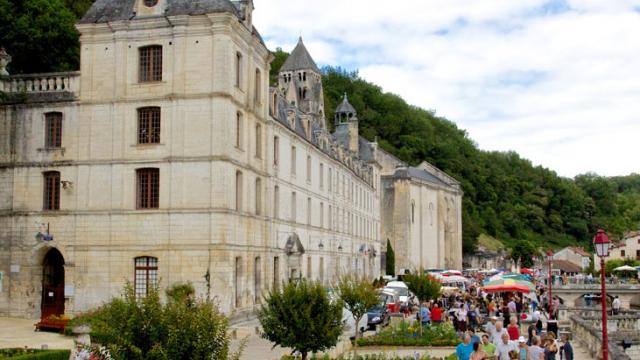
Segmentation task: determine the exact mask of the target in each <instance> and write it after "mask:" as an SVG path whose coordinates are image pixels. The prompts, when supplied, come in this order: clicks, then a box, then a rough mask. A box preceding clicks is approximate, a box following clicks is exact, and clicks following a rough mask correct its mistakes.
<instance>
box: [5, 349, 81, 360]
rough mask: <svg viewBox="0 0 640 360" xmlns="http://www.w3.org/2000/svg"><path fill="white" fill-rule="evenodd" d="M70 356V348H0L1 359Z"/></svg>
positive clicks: (54, 359)
mask: <svg viewBox="0 0 640 360" xmlns="http://www.w3.org/2000/svg"><path fill="white" fill-rule="evenodd" d="M70 356H71V351H70V350H38V349H26V350H25V349H21V348H15V349H0V359H2V360H4V359H7V360H69V357H70Z"/></svg>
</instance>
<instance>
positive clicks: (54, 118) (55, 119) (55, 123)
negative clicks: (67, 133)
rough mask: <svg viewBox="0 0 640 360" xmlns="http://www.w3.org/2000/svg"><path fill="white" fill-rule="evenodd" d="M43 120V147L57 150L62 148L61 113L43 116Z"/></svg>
mask: <svg viewBox="0 0 640 360" xmlns="http://www.w3.org/2000/svg"><path fill="white" fill-rule="evenodd" d="M44 119H45V140H44V146H45V147H46V148H47V149H58V148H61V147H62V113H59V112H52V113H47V114H45V116H44Z"/></svg>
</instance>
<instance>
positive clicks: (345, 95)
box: [344, 91, 349, 101]
mask: <svg viewBox="0 0 640 360" xmlns="http://www.w3.org/2000/svg"><path fill="white" fill-rule="evenodd" d="M344 101H349V100H348V99H347V92H346V91H345V92H344Z"/></svg>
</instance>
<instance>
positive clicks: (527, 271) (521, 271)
mask: <svg viewBox="0 0 640 360" xmlns="http://www.w3.org/2000/svg"><path fill="white" fill-rule="evenodd" d="M520 274H527V275H531V276H533V270H531V269H527V268H522V269H520Z"/></svg>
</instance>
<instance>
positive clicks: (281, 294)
mask: <svg viewBox="0 0 640 360" xmlns="http://www.w3.org/2000/svg"><path fill="white" fill-rule="evenodd" d="M342 307H343V304H342V301H341V300H338V301H336V302H334V303H332V302H331V301H330V299H329V296H328V295H327V293H326V292H325V290H324V288H323V286H322V285H321V284H319V283H315V282H308V281H306V280H302V281H300V282H290V283H288V284H286V285H285V286H284V287H283V288H282V290H280V289H274V290H271V291H270V292H269V294H268V295H267V296H266V297H265V299H264V302H263V305H262V306H261V308H260V309H259V310H258V320H259V321H260V324H261V325H262V329H263V335H262V336H263V338H265V339H267V340H269V341H271V342H272V343H274V344H275V345H279V346H282V347H286V348H291V349H293V350H295V351H299V352H300V353H301V354H302V359H306V358H307V355H308V354H309V353H310V352H318V351H324V350H327V349H330V348H332V347H334V346H335V345H336V344H337V342H338V338H339V337H340V334H341V333H342V325H343V324H342Z"/></svg>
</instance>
